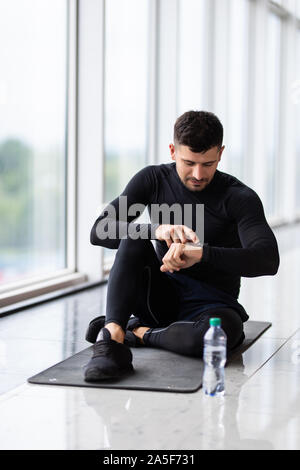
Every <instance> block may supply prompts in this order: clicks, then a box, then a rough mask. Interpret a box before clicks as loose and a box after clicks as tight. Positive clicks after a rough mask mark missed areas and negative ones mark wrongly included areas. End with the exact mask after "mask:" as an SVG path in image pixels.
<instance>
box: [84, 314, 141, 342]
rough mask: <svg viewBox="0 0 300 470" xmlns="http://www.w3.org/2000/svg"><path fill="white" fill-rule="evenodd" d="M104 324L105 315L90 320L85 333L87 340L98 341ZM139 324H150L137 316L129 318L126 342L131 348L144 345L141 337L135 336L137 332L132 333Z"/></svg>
mask: <svg viewBox="0 0 300 470" xmlns="http://www.w3.org/2000/svg"><path fill="white" fill-rule="evenodd" d="M104 324H105V315H102V316H100V317H96V318H94V319H93V320H92V321H90V323H89V326H88V329H87V331H86V334H85V339H86V341H88V342H89V343H96V339H97V336H98V333H99V331H100V330H101V328H103V327H104ZM139 326H148V325H143V324H142V323H141V321H140V319H139V318H137V317H132V318H129V320H128V323H127V327H126V328H127V329H126V333H125V339H124V344H126V345H127V346H129V347H130V348H135V347H140V346H143V344H142V343H141V342H140V341H139V339H138V338H137V337H136V336H135V334H134V333H132V330H133V329H134V328H138V327H139Z"/></svg>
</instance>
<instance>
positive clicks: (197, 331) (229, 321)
mask: <svg viewBox="0 0 300 470" xmlns="http://www.w3.org/2000/svg"><path fill="white" fill-rule="evenodd" d="M222 142H223V126H222V124H221V123H220V121H219V119H218V118H217V117H216V116H215V115H214V114H212V113H209V112H204V111H189V112H186V113H184V114H183V115H182V116H180V117H179V118H178V119H177V121H176V123H175V126H174V144H170V146H169V147H170V153H171V158H172V160H174V163H170V164H161V165H150V166H147V167H145V168H143V169H142V170H140V171H139V172H138V173H137V174H136V175H135V176H134V177H133V178H132V179H131V180H130V182H129V183H128V185H127V186H126V188H125V190H124V191H123V193H122V194H121V196H120V197H119V198H117V199H115V200H114V201H112V202H111V204H110V205H109V207H107V208H106V209H105V210H104V211H103V212H102V214H101V215H100V216H99V217H98V219H97V220H96V222H95V224H94V226H93V228H92V231H91V243H92V244H94V245H100V246H105V247H108V248H117V249H118V251H117V254H116V258H115V262H114V264H113V266H112V269H111V271H110V276H109V280H108V290H107V311H106V317H105V318H104V317H98V318H96V319H95V320H93V321H92V322H91V323H90V325H89V329H88V332H87V339H88V340H90V341H92V342H95V344H94V347H93V348H94V350H93V356H92V358H91V359H90V361H89V362H88V364H87V365H86V367H85V380H86V381H97V380H102V379H105V378H112V377H119V376H121V375H122V374H125V373H128V372H130V371H132V370H133V366H132V353H131V350H130V347H129V346H145V347H147V346H151V347H158V348H163V349H168V350H170V351H174V352H177V353H179V354H185V355H191V356H197V357H201V355H202V350H203V337H204V334H205V332H206V330H207V329H208V327H209V318H210V317H220V318H221V322H222V328H223V329H224V331H225V332H226V335H227V348H228V349H229V350H230V349H233V348H235V347H236V346H238V345H239V344H241V343H242V342H243V339H244V337H245V336H244V333H243V322H245V321H247V320H248V318H249V317H248V315H247V313H246V312H245V310H244V308H243V307H242V305H241V304H239V302H238V301H237V299H238V295H239V290H240V278H241V276H245V277H254V276H263V275H274V274H276V272H277V270H278V266H279V253H278V247H277V242H276V239H275V237H274V234H273V232H272V230H271V229H270V227H269V225H268V224H267V222H266V219H265V215H264V210H263V206H262V203H261V201H260V199H259V197H258V195H257V194H256V193H255V192H254V191H253V190H252V189H250V188H249V187H247V186H246V185H245V184H243V183H242V182H240V181H239V180H238V179H236V178H235V177H233V176H231V175H229V174H226V173H223V172H220V171H219V170H217V167H218V164H219V162H220V160H221V156H222V153H223V151H224V146H223V145H222ZM124 197H126V198H127V199H126V201H127V206H128V211H127V212H126V213H125V216H124V214H121V210H120V206H121V201H122V200H121V198H124ZM137 203H138V204H142V205H143V206H142V207H144V206H147V207H148V210H149V214H150V217H151V224H137V223H134V222H133V221H134V220H135V219H136V218H137V214H136V213H134V215H132V214H133V212H132V211H131V210H130V207H132V205H133V204H137ZM157 204H159V205H163V204H164V205H167V207H171V206H173V205H174V204H177V205H179V208H182V209H183V212H184V209H185V208H186V207H187V205H188V206H189V207H191V208H192V211H191V212H190V219H189V220H190V222H189V223H185V224H184V223H177V222H176V221H174V220H175V219H174V220H173V221H167V222H166V221H165V220H161V219H159V220H158V219H157V218H156V220H153V211H152V208H154V207H155V205H157ZM203 205H204V227H203V225H202V229H204V239H203V240H200V234H199V224H198V226H197V220H196V219H197V217H196V215H197V213H199V211H198V212H197V210H198V208H199V207H200V208H201V207H203ZM111 208H113V211H111V210H110V209H111ZM195 208H196V209H197V210H196V211H195V210H194V209H195ZM123 212H124V211H123ZM138 215H139V214H138ZM196 227H198V228H197V229H196ZM107 228H108V232H107V230H106V229H107ZM197 230H198V233H197ZM200 231H201V230H200ZM105 233H106V234H107V235H108V237H106V238H105V236H104V235H105ZM151 240H155V244H156V249H154V246H153V243H152V241H151ZM199 242H202V243H199ZM131 315H133V317H132V318H130V317H131ZM99 330H100V332H99ZM98 333H99V334H98ZM97 335H98V336H97ZM153 367H155V364H153Z"/></svg>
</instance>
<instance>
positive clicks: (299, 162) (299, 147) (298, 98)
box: [293, 29, 300, 211]
mask: <svg viewBox="0 0 300 470" xmlns="http://www.w3.org/2000/svg"><path fill="white" fill-rule="evenodd" d="M296 51H297V52H296V54H297V55H296V58H297V60H296V77H297V79H296V81H295V83H294V88H293V102H294V105H295V106H296V112H295V117H296V125H295V129H296V174H297V184H296V207H297V209H298V211H300V132H299V122H300V29H298V31H297V49H296Z"/></svg>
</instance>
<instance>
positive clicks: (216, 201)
mask: <svg viewBox="0 0 300 470" xmlns="http://www.w3.org/2000/svg"><path fill="white" fill-rule="evenodd" d="M121 196H127V207H128V208H129V207H130V205H131V204H135V203H140V204H143V205H144V206H147V208H148V212H149V215H150V220H151V224H137V223H133V221H134V220H135V219H136V218H137V217H138V216H139V215H140V214H139V213H137V214H136V215H135V216H134V215H128V213H127V215H126V217H125V218H124V217H123V219H126V220H120V217H119V213H120V211H119V198H116V199H114V200H113V201H112V202H111V203H110V204H111V205H112V206H114V208H115V213H116V217H112V216H111V215H110V216H108V215H107V214H108V211H107V210H106V208H105V209H104V210H103V212H102V213H101V215H100V216H99V217H98V218H97V220H96V222H95V223H94V225H93V228H92V230H91V243H92V244H93V245H100V246H104V247H108V248H115V249H116V248H118V246H119V244H120V240H121V239H122V238H123V237H124V235H125V236H129V237H130V232H131V230H132V229H134V230H135V231H141V232H143V233H144V234H147V237H148V238H149V239H152V240H155V230H156V228H157V226H158V224H157V220H156V221H152V219H151V208H150V205H151V204H164V203H167V204H168V205H169V206H171V205H172V204H175V203H177V204H180V205H181V206H182V208H183V205H184V204H194V205H196V204H204V246H203V256H202V259H201V261H200V262H199V263H196V264H195V265H194V266H192V267H190V268H187V269H183V270H181V271H178V273H180V272H183V273H184V274H185V275H188V276H190V277H192V278H194V279H198V280H200V281H203V282H205V283H207V284H209V285H211V286H213V287H215V288H217V289H220V290H221V291H223V292H225V293H227V294H230V295H231V296H232V297H234V298H235V299H237V298H238V295H239V291H240V281H241V279H240V278H241V276H244V277H255V276H264V275H274V274H276V273H277V270H278V267H279V252H278V246H277V242H276V239H275V236H274V234H273V232H272V230H271V228H270V227H269V225H268V223H267V221H266V218H265V215H264V209H263V205H262V203H261V201H260V198H259V197H258V195H257V194H256V192H255V191H253V190H252V189H251V188H249V187H248V186H246V185H245V184H244V183H242V182H241V181H239V180H238V179H237V178H235V177H234V176H232V175H229V174H227V173H224V172H221V171H219V170H216V172H215V175H214V177H213V179H212V181H211V182H210V183H209V184H208V185H207V186H206V187H205V188H204V189H203V190H202V191H197V192H196V191H190V190H189V189H188V188H187V187H186V186H185V185H184V184H183V183H182V181H181V180H180V178H179V176H178V173H177V171H176V164H175V163H170V164H161V165H149V166H147V167H145V168H143V169H142V170H140V171H139V172H138V173H137V174H136V175H135V176H133V178H132V179H131V180H130V181H129V183H128V184H127V186H126V188H125V189H124V191H123V192H122V194H121ZM108 222H110V223H112V224H113V225H114V226H115V228H116V235H117V239H105V240H102V239H99V237H98V236H97V231H98V230H99V229H100V230H101V229H103V227H104V226H105V225H106V226H107V223H108ZM190 228H192V229H193V230H195V228H196V227H195V218H193V226H192V227H190ZM98 233H99V232H98ZM144 238H145V237H144ZM155 244H156V253H157V256H158V258H159V260H160V261H161V260H162V258H163V256H164V255H165V253H166V252H167V251H168V247H167V244H166V242H165V241H159V240H156V242H155Z"/></svg>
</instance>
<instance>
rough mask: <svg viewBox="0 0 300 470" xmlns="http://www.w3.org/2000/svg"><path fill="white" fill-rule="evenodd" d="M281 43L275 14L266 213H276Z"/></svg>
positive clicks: (270, 65) (271, 37)
mask: <svg viewBox="0 0 300 470" xmlns="http://www.w3.org/2000/svg"><path fill="white" fill-rule="evenodd" d="M280 42H281V20H280V18H279V17H278V16H276V15H275V14H271V13H270V14H269V17H268V43H267V64H266V70H267V74H266V82H265V87H266V145H267V178H266V182H265V184H266V188H267V191H266V201H264V205H265V210H266V213H267V214H268V215H269V216H270V215H275V213H276V191H277V184H276V178H277V162H278V147H279V99H280V53H281V48H280Z"/></svg>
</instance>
